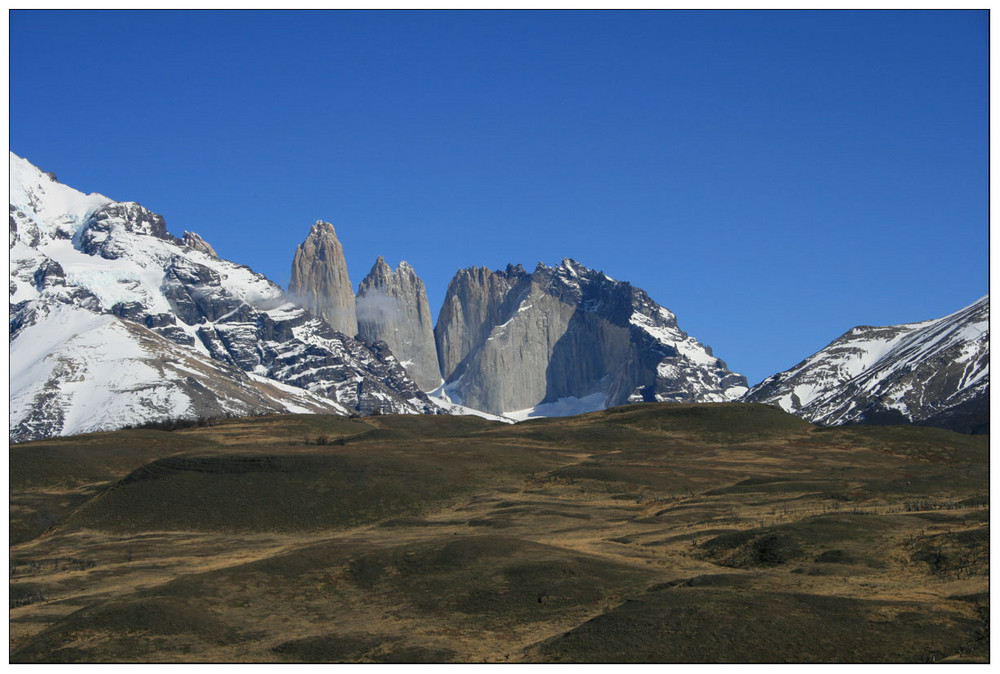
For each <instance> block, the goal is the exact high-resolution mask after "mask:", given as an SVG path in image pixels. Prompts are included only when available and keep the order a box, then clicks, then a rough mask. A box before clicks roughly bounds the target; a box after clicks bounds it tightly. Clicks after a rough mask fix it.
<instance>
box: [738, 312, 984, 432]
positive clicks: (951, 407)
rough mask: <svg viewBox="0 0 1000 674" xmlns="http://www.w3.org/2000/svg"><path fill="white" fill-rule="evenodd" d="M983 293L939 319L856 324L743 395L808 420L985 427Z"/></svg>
mask: <svg viewBox="0 0 1000 674" xmlns="http://www.w3.org/2000/svg"><path fill="white" fill-rule="evenodd" d="M989 319H990V303H989V296H986V297H984V298H982V299H980V300H979V301H977V302H974V303H973V304H970V305H969V306H967V307H965V308H963V309H961V310H959V311H957V312H955V313H953V314H951V315H949V316H945V317H944V318H940V319H935V320H930V321H924V322H922V323H908V324H904V325H889V326H881V327H875V326H867V325H865V326H859V327H856V328H853V329H851V330H848V331H847V332H846V333H844V334H843V335H841V336H840V337H838V338H837V339H835V340H834V341H833V342H831V343H830V344H829V345H827V346H826V347H824V348H823V349H821V350H820V351H818V352H817V353H815V354H813V355H812V356H810V357H809V358H807V359H805V360H803V361H802V362H800V363H799V364H797V365H796V366H795V367H793V368H791V369H789V370H786V371H784V372H779V373H778V374H775V375H773V376H771V377H768V378H767V379H765V380H764V381H763V382H761V383H760V384H758V385H757V386H754V387H753V388H752V389H751V390H750V391H749V392H748V393H747V395H746V396H745V398H744V399H745V400H746V401H747V402H762V403H768V404H771V405H777V406H778V407H781V408H782V409H784V410H785V411H786V412H791V413H792V414H796V415H798V416H800V417H802V418H804V419H807V420H809V421H812V422H813V423H818V424H824V425H839V424H848V423H876V424H883V423H906V422H916V423H926V424H928V425H935V426H943V427H945V428H952V429H954V430H959V431H963V432H983V431H985V430H986V429H987V428H988V426H989V405H988V399H989V380H990V375H989V356H990V350H989V340H990V328H989Z"/></svg>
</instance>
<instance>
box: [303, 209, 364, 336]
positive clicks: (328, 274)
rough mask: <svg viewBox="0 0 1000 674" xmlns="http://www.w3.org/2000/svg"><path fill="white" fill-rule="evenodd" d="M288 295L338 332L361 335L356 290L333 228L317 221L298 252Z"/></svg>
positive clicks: (328, 224)
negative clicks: (356, 309)
mask: <svg viewBox="0 0 1000 674" xmlns="http://www.w3.org/2000/svg"><path fill="white" fill-rule="evenodd" d="M288 292H289V294H291V295H292V296H293V297H294V298H295V299H296V301H298V302H299V303H300V304H301V305H302V306H303V307H305V308H306V309H308V310H310V311H311V312H313V313H314V314H316V315H318V316H320V317H322V318H323V320H325V321H326V322H327V323H329V324H330V326H331V327H333V329H334V330H337V331H338V332H342V333H344V334H345V335H348V336H351V337H353V336H354V335H356V334H357V333H358V322H357V317H356V314H355V298H354V290H353V286H352V285H351V279H350V277H349V276H348V274H347V261H346V259H345V258H344V248H343V246H341V245H340V241H338V240H337V232H336V231H335V230H334V228H333V225H331V224H330V223H328V222H323V221H322V220H317V221H316V224H314V225H313V226H312V229H311V230H310V231H309V236H307V237H306V239H305V241H303V242H302V243H301V244H300V245H299V247H298V248H297V249H296V251H295V259H294V260H293V261H292V277H291V281H290V282H289V284H288Z"/></svg>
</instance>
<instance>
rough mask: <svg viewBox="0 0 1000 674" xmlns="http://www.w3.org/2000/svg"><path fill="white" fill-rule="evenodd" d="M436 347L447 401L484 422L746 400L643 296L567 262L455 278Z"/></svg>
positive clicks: (731, 378) (739, 386) (719, 366)
mask: <svg viewBox="0 0 1000 674" xmlns="http://www.w3.org/2000/svg"><path fill="white" fill-rule="evenodd" d="M435 337H436V338H437V344H438V353H439V357H440V359H441V366H442V371H443V373H444V375H445V380H446V382H448V383H449V387H448V390H449V394H450V395H453V397H454V398H457V400H456V402H461V403H462V404H463V405H467V406H469V407H474V408H476V409H481V410H484V411H486V412H490V413H493V414H505V413H511V412H518V411H523V410H526V409H528V408H534V407H536V406H538V405H545V404H549V403H557V402H558V401H560V400H562V399H577V400H579V399H583V398H588V399H590V400H591V401H592V402H591V403H590V404H591V405H592V406H594V407H598V408H599V407H609V406H614V405H620V404H624V403H627V402H638V401H644V400H646V401H653V400H659V401H678V402H681V401H684V402H708V401H724V400H731V399H733V398H735V397H738V396H739V395H742V394H743V393H744V392H745V391H746V379H745V378H743V377H742V376H741V375H738V374H735V373H733V372H730V371H729V370H728V369H727V368H726V365H725V363H724V362H722V361H721V360H719V359H717V358H715V357H714V356H713V355H712V354H711V350H710V349H708V348H707V347H704V346H702V345H701V344H699V343H698V342H697V341H695V340H694V339H693V338H691V337H689V336H688V335H687V334H686V333H684V332H683V331H681V330H680V329H679V328H678V327H677V321H676V318H675V317H674V315H673V314H672V313H670V312H669V311H667V310H666V309H664V308H663V307H661V306H659V305H658V304H656V303H655V302H653V301H652V300H651V299H650V298H649V296H648V295H647V294H646V293H645V292H643V291H642V290H640V289H638V288H634V287H632V285H631V284H629V283H622V282H618V281H615V280H613V279H611V278H609V277H608V276H606V275H605V274H603V273H601V272H596V271H593V270H591V269H588V268H587V267H584V266H583V265H581V264H579V263H577V262H575V261H573V260H569V259H566V260H563V262H562V264H560V265H559V266H557V267H547V266H545V265H543V264H539V265H538V267H537V268H536V269H535V271H534V272H533V273H531V274H527V273H526V272H525V271H524V269H523V268H521V267H510V266H509V267H508V268H507V269H506V270H504V271H495V272H493V271H489V270H487V269H481V268H473V269H465V270H462V271H460V272H458V274H456V276H455V278H454V279H453V280H452V282H451V283H450V284H449V287H448V293H447V295H446V297H445V301H444V306H443V307H442V311H441V315H440V317H439V319H438V324H437V326H436V327H435ZM597 398H599V400H597Z"/></svg>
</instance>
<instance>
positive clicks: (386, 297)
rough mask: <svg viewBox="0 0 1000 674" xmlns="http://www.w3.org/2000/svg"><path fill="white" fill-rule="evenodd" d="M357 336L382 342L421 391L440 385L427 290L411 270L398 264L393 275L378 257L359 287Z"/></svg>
mask: <svg viewBox="0 0 1000 674" xmlns="http://www.w3.org/2000/svg"><path fill="white" fill-rule="evenodd" d="M355 301H356V307H357V318H358V336H359V337H360V338H361V339H362V340H364V341H366V342H369V343H375V342H379V341H381V342H385V344H386V345H387V346H388V347H389V349H390V350H391V351H392V353H393V354H394V355H395V356H396V358H397V359H398V360H399V362H400V364H401V365H402V366H403V367H404V368H405V369H406V371H407V373H408V374H409V375H410V377H412V378H413V380H414V381H415V382H416V383H417V386H419V387H420V388H421V389H422V390H424V391H429V390H431V389H434V388H437V386H438V385H439V384H440V383H441V372H440V370H439V368H438V359H437V349H436V347H435V344H434V329H433V325H434V319H433V318H432V316H431V312H430V306H429V305H428V303H427V290H426V287H425V286H424V282H423V281H422V280H421V279H420V277H418V276H417V274H416V272H415V271H414V269H413V267H411V266H410V265H409V264H407V263H406V262H400V263H399V266H398V267H397V268H396V270H395V271H393V270H392V268H391V267H390V266H389V265H388V264H386V261H385V260H384V259H383V258H382V256H381V255H380V256H379V257H378V259H377V260H375V264H374V265H373V266H372V269H371V271H370V272H368V275H367V276H366V277H365V278H364V279H363V280H362V281H361V283H360V284H359V285H358V295H357V298H356V300H355Z"/></svg>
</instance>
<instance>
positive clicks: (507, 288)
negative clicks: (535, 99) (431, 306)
mask: <svg viewBox="0 0 1000 674" xmlns="http://www.w3.org/2000/svg"><path fill="white" fill-rule="evenodd" d="M529 285H530V276H529V275H528V273H527V272H525V271H524V268H523V267H521V266H520V265H517V266H511V265H508V266H507V269H506V270H504V271H490V270H489V269H487V268H486V267H469V268H468V269H461V270H459V271H458V273H456V274H455V276H454V278H452V280H451V282H450V283H449V284H448V292H447V294H446V295H445V299H444V304H443V305H442V306H441V312H440V313H439V315H438V322H437V324H436V325H435V326H434V340H435V343H436V344H437V352H438V361H439V363H440V366H441V367H440V369H441V375H442V377H444V380H445V381H453V380H455V379H456V378H458V377H459V376H461V374H462V372H463V371H464V368H465V359H466V358H467V357H468V356H469V355H470V354H471V353H472V352H473V351H475V350H476V349H478V348H479V346H480V345H482V344H483V343H484V342H485V341H486V339H487V338H488V337H489V335H490V332H491V331H492V330H493V328H494V326H496V325H499V324H500V323H502V322H503V319H502V317H503V316H504V315H506V314H507V313H508V312H509V311H510V309H511V306H510V304H511V301H508V297H509V298H511V300H513V299H517V298H519V297H521V296H522V295H523V294H524V293H526V292H527V290H528V287H529ZM518 301H519V300H518ZM514 306H516V303H515V305H514Z"/></svg>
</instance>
